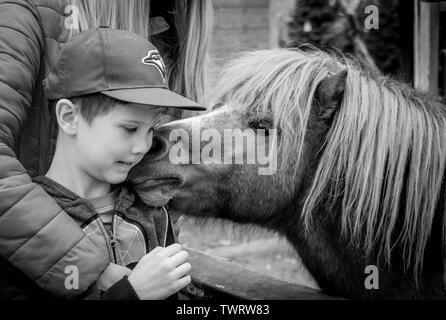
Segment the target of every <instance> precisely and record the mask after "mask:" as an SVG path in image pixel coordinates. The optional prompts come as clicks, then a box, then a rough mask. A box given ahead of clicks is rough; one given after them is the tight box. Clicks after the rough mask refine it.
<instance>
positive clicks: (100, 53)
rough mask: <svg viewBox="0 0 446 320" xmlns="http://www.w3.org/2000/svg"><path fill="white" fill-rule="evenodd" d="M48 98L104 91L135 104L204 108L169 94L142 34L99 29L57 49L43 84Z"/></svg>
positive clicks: (157, 58)
mask: <svg viewBox="0 0 446 320" xmlns="http://www.w3.org/2000/svg"><path fill="white" fill-rule="evenodd" d="M44 90H45V93H46V94H47V96H48V98H49V99H50V100H56V99H62V98H73V97H79V96H83V95H86V94H91V93H102V94H104V95H106V96H109V97H111V98H114V99H117V100H120V101H124V102H131V103H137V104H146V105H153V106H163V107H172V108H180V109H186V110H197V111H200V110H206V108H205V107H203V106H200V105H199V104H197V103H196V102H193V101H192V100H189V99H187V98H185V97H183V96H181V95H179V94H176V93H175V92H173V91H170V90H169V88H168V85H167V81H166V67H165V65H164V62H163V59H162V58H161V55H160V53H159V51H158V50H157V48H156V47H155V46H154V45H153V44H151V43H150V42H149V41H147V40H146V39H144V38H143V37H142V36H140V35H138V34H135V33H132V32H129V31H124V30H117V29H111V28H108V27H100V28H94V29H89V30H86V31H84V32H81V33H79V34H77V35H76V36H74V37H73V38H71V39H70V40H69V41H68V42H67V43H66V44H65V45H64V47H63V48H62V49H61V50H60V53H59V55H58V57H57V62H56V63H55V65H54V67H52V68H50V72H49V74H48V77H47V78H46V79H45V80H44Z"/></svg>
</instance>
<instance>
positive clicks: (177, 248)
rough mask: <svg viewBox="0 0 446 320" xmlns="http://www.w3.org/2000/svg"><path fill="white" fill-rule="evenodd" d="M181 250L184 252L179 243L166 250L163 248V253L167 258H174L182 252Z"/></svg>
mask: <svg viewBox="0 0 446 320" xmlns="http://www.w3.org/2000/svg"><path fill="white" fill-rule="evenodd" d="M181 250H183V248H182V247H181V245H179V244H178V243H174V244H172V245H170V246H168V247H166V248H163V253H164V254H165V255H166V256H167V257H172V256H174V255H176V254H177V253H178V252H180V251H181Z"/></svg>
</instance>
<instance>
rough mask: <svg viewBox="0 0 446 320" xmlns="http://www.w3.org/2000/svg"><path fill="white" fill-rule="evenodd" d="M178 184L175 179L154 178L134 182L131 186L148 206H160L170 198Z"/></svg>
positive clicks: (165, 203)
mask: <svg viewBox="0 0 446 320" xmlns="http://www.w3.org/2000/svg"><path fill="white" fill-rule="evenodd" d="M178 184H179V181H178V180H177V179H156V180H147V181H144V182H142V183H138V184H134V185H133V188H134V189H135V191H136V193H137V194H138V195H139V197H140V198H141V199H142V201H144V203H145V204H147V205H148V206H151V207H162V206H165V205H167V204H168V203H169V201H170V200H172V198H173V196H174V190H175V187H176V186H177V185H178Z"/></svg>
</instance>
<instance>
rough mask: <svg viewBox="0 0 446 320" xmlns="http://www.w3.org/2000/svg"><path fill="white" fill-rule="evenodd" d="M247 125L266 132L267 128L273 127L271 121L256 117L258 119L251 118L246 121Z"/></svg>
mask: <svg viewBox="0 0 446 320" xmlns="http://www.w3.org/2000/svg"><path fill="white" fill-rule="evenodd" d="M248 125H249V127H250V128H251V129H254V130H265V131H266V133H268V130H271V129H273V125H272V123H271V121H269V120H264V119H258V120H251V121H249V123H248Z"/></svg>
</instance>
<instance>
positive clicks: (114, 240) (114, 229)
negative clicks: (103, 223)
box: [110, 214, 118, 264]
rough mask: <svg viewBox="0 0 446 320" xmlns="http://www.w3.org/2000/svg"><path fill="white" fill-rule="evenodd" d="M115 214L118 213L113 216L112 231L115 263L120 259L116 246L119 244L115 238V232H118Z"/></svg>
mask: <svg viewBox="0 0 446 320" xmlns="http://www.w3.org/2000/svg"><path fill="white" fill-rule="evenodd" d="M115 215H116V214H113V217H112V232H111V234H110V247H111V248H112V252H113V258H114V260H115V263H116V264H118V259H117V256H116V246H117V245H118V242H117V241H116V238H115V234H116V228H115V222H116V219H115Z"/></svg>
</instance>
